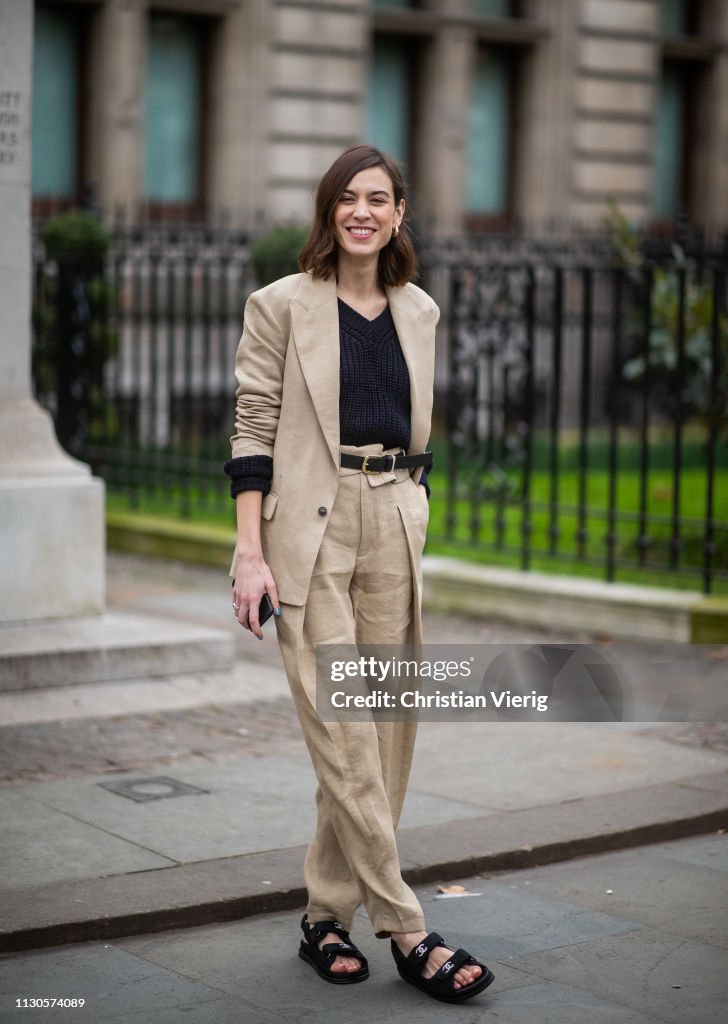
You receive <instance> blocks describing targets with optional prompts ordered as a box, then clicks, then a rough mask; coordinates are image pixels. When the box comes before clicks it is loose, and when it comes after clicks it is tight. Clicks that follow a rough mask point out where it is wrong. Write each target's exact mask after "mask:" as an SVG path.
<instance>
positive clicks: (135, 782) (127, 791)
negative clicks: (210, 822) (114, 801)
mask: <svg viewBox="0 0 728 1024" xmlns="http://www.w3.org/2000/svg"><path fill="white" fill-rule="evenodd" d="M97 785H99V786H101V788H102V789H108V790H109V791H110V792H112V793H116V794H117V796H125V797H126V798H127V800H134V801H136V803H138V804H142V803H146V802H147V800H164V799H166V798H167V797H170V796H187V795H189V794H194V793H209V790H207V789H200V788H199V787H198V786H189V785H188V784H187V783H186V782H178V781H177V780H176V779H169V778H167V777H166V776H165V775H155V776H154V777H153V778H151V779H125V780H124V781H120V782H99V783H97Z"/></svg>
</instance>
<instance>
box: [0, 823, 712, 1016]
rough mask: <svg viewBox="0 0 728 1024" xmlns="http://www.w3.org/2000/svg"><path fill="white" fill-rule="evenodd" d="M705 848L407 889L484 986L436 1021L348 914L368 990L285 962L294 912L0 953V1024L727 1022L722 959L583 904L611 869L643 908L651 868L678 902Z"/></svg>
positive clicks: (364, 924) (689, 845) (661, 847)
mask: <svg viewBox="0 0 728 1024" xmlns="http://www.w3.org/2000/svg"><path fill="white" fill-rule="evenodd" d="M720 838H721V840H722V841H726V842H728V840H723V837H720ZM716 841H717V839H716V838H715V837H695V838H692V839H686V840H682V841H680V842H673V843H669V844H658V845H655V846H651V847H644V848H641V849H639V850H635V851H628V852H619V853H611V854H604V855H600V856H597V857H588V858H584V859H582V860H579V861H574V862H572V863H571V864H569V865H549V866H546V867H542V868H536V869H532V870H529V871H525V872H524V871H518V872H508V873H502V874H499V875H496V876H494V877H490V878H482V877H469V878H464V879H462V880H461V881H462V884H463V885H464V886H465V887H466V889H467V890H468V891H469V892H470V893H471V894H474V893H476V892H479V893H481V895H480V896H475V895H471V896H469V897H466V898H461V899H445V900H443V899H439V898H437V894H436V889H435V886H434V885H427V886H418V887H417V890H416V891H417V894H418V897H419V899H420V900H421V902H422V905H423V908H424V910H425V914H426V919H427V922H428V926H429V927H431V928H435V929H436V930H437V931H439V932H441V933H442V934H443V935H445V936H446V938H447V940H448V941H449V942H451V943H453V944H456V945H460V944H463V945H465V947H466V948H468V949H469V950H470V951H471V952H472V953H473V954H475V955H476V956H478V957H479V958H481V959H483V960H484V961H485V962H486V963H487V964H488V965H489V967H490V968H491V969H492V970H493V971H494V973H495V982H494V983H493V984H492V985H491V986H490V987H489V988H488V990H487V991H486V992H485V993H483V994H481V995H480V996H478V997H476V998H474V999H473V1000H472V1001H469V1002H468V1003H465V1004H464V1005H462V1006H459V1007H452V1008H448V1007H445V1006H444V1005H443V1004H441V1003H437V1002H435V1001H433V1000H428V999H426V998H425V997H424V996H423V995H422V994H421V993H419V992H417V991H416V990H414V989H412V988H411V987H409V986H407V985H405V984H404V983H403V982H402V981H401V980H400V979H399V978H398V977H397V975H396V973H395V970H394V965H393V962H392V959H391V954H390V951H389V942H388V941H386V940H377V939H375V938H374V936H373V934H372V930H371V925H370V923H369V921H368V919H367V917H366V914H364V913H363V911H361V910H360V911H359V912H357V915H356V917H355V921H354V926H353V928H352V936H353V938H354V939H355V941H357V943H358V944H359V945H360V946H361V948H362V949H363V951H364V952H365V954H366V955H367V957H368V959H369V963H370V970H371V977H370V979H369V980H368V981H367V982H365V983H364V984H362V985H357V986H356V987H352V988H338V987H335V986H332V985H326V984H324V983H323V982H321V981H320V980H319V979H318V978H317V977H316V976H315V975H314V973H313V972H312V971H311V969H310V968H309V967H308V966H307V965H306V964H304V963H303V962H302V961H301V960H300V959H298V957H297V956H296V950H297V946H298V941H299V936H300V933H299V931H298V924H299V919H300V914H301V907H298V908H297V909H295V910H288V911H285V912H282V913H270V914H265V915H261V916H257V917H250V918H247V919H244V920H231V921H228V922H225V923H214V924H207V925H204V926H202V927H196V928H184V929H173V930H169V931H164V932H158V933H147V934H142V935H130V936H127V937H123V938H116V939H109V940H108V941H106V942H103V943H102V942H93V943H85V944H76V945H72V946H68V947H65V948H64V949H60V950H57V949H54V950H45V951H37V950H33V951H28V952H23V953H14V954H5V955H0V1020H2V1021H3V1024H4V1021H5V1020H8V1021H10V1020H14V1019H17V1014H16V1013H15V1011H13V1010H11V1009H9V1006H10V1002H11V1001H12V1000H13V999H14V998H17V996H18V995H22V994H23V993H29V992H30V991H33V992H35V993H37V994H40V995H44V994H51V993H53V994H55V995H64V996H65V995H74V994H75V995H83V996H85V997H86V998H87V1000H88V1003H87V1007H86V1009H85V1011H83V1012H82V1013H76V1012H74V1011H66V1010H64V1011H63V1014H62V1016H58V1017H53V1016H49V1014H48V1011H23V1014H24V1016H26V1017H27V1019H30V1020H35V1019H37V1020H39V1021H40V1020H43V1019H44V1020H46V1021H48V1020H51V1021H53V1020H55V1019H58V1020H63V1021H66V1020H70V1021H72V1022H75V1021H79V1022H80V1021H82V1020H83V1022H84V1024H86V1022H87V1021H89V1020H94V1021H96V1020H99V1021H103V1024H107V1021H108V1022H111V1024H121V1021H132V1022H134V1024H157V1022H158V1021H160V1020H161V1021H164V1022H165V1024H166V1022H167V1021H169V1022H170V1024H172V1021H173V1020H174V1021H175V1024H176V1022H177V1021H180V1020H184V1021H189V1022H191V1024H207V1022H208V1021H210V1022H212V1021H213V1020H219V1021H221V1022H223V1024H227V1021H228V1020H232V1019H233V1018H232V1016H231V1012H232V1008H233V1007H235V1008H237V1014H238V1016H237V1020H238V1021H241V1022H243V1024H249V1022H253V1024H258V1022H260V1024H269V1022H271V1024H272V1022H277V1024H300V1022H301V1021H304V1020H309V1019H317V1020H318V1019H335V1020H337V1021H338V1022H340V1024H360V1022H361V1021H363V1020H366V1021H373V1022H379V1021H391V1022H396V1024H442V1021H444V1020H450V1019H453V1020H454V1019H455V1018H457V1020H458V1021H463V1022H466V1024H487V1022H488V1021H498V1022H506V1024H523V1022H524V1021H537V1022H538V1024H585V1022H589V1024H666V1022H667V1024H672V1022H675V1024H678V1022H680V1024H684V1022H685V1021H690V1022H691V1024H693V1022H697V1024H718V1021H722V1020H724V1019H726V1013H727V1012H728V1006H727V1000H728V974H726V971H725V963H726V954H725V949H724V948H723V947H717V946H716V945H715V944H714V942H713V941H712V939H711V937H710V936H709V935H707V934H704V935H702V936H696V937H694V938H686V937H685V936H684V935H682V934H679V933H678V932H677V931H676V930H674V929H673V930H667V929H664V928H653V927H651V926H649V925H646V924H645V923H644V922H642V921H640V920H638V919H637V916H638V915H636V914H635V915H632V914H631V912H630V907H629V906H628V905H626V904H625V907H624V912H622V908H620V912H619V913H614V912H610V911H609V910H602V909H595V908H594V907H592V906H590V905H589V904H590V903H591V902H592V896H593V894H594V893H595V892H598V891H599V890H600V889H601V888H602V887H603V885H604V877H605V875H606V876H609V877H616V876H617V875H619V873H620V872H622V875H623V876H624V877H626V875H624V873H625V872H626V867H625V865H629V874H630V877H631V878H632V884H633V886H634V891H635V893H636V892H637V888H638V886H639V883H640V879H641V880H642V882H643V883H645V892H646V893H648V895H646V896H645V898H644V900H643V903H644V904H646V903H649V902H651V901H652V900H653V899H654V898H656V895H657V894H655V892H654V890H650V884H649V883H650V877H651V875H652V874H653V873H654V871H655V864H656V863H657V862H658V861H659V862H660V865H661V870H662V871H664V872H665V879H666V884H667V885H668V887H669V892H670V893H675V892H677V891H678V890H679V888H680V887H681V886H682V887H683V888H684V889H685V891H686V893H687V894H689V893H690V892H698V890H699V889H700V887H701V886H702V884H703V879H704V873H705V871H706V869H705V868H704V867H703V866H702V864H701V863H700V862H701V861H702V860H703V859H704V858H705V857H706V856H711V857H713V856H719V858H720V859H721V862H722V860H723V856H724V855H723V853H722V848H718V852H716V845H715V843H716ZM711 847H712V849H713V852H710V850H711ZM570 873H573V878H574V880H573V882H572V883H571V884H569V878H570ZM716 873H717V874H720V875H721V876H722V877H724V872H723V871H720V872H716ZM678 878H679V884H678V881H677V879H678ZM667 902H668V903H669V899H668V901H667ZM610 906H613V905H610ZM637 909H638V911H640V910H641V905H639V906H638V907H637ZM680 909H681V908H676V913H677V914H678V915H679V913H680ZM696 920H698V919H697V918H696ZM726 930H728V926H724V933H725V931H726ZM41 1012H43V1013H44V1014H45V1017H43V1018H41V1016H40V1013H41ZM11 1013H12V1016H11ZM34 1014H35V1015H34ZM175 1014H176V1018H175V1017H174V1015H175Z"/></svg>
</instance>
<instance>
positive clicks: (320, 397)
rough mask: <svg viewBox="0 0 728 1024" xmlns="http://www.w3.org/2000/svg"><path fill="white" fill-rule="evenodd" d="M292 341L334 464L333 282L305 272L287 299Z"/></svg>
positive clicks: (335, 317)
mask: <svg viewBox="0 0 728 1024" xmlns="http://www.w3.org/2000/svg"><path fill="white" fill-rule="evenodd" d="M290 305H291V324H292V328H293V340H294V343H295V346H296V351H297V353H298V359H299V362H300V364H301V370H302V371H303V376H304V378H305V380H306V386H307V387H308V390H309V393H310V395H311V400H312V402H313V405H314V408H315V410H316V415H317V416H318V420H319V423H320V425H321V430H322V431H323V435H324V437H325V439H326V444H327V446H328V449H329V452H330V453H331V458H332V459H333V460H334V465H335V466H337V467H338V465H339V437H340V433H339V311H338V306H337V303H336V281H335V280H334V279H333V278H331V279H330V280H328V281H314V280H313V278H312V277H311V275H310V274H305V275H304V276H303V278H302V280H301V285H300V287H299V289H298V291H297V292H296V295H295V297H294V298H293V299H291V304H290Z"/></svg>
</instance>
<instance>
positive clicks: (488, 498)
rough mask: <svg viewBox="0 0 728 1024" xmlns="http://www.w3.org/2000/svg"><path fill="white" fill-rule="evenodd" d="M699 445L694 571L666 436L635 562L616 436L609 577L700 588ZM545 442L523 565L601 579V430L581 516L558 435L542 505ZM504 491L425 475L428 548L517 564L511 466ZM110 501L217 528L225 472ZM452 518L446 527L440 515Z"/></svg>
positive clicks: (628, 482) (718, 553)
mask: <svg viewBox="0 0 728 1024" xmlns="http://www.w3.org/2000/svg"><path fill="white" fill-rule="evenodd" d="M433 447H434V449H435V467H442V466H444V465H445V453H444V451H443V448H442V446H441V445H438V444H437V443H435V444H434V446H433ZM718 456H719V457H718V460H717V465H718V468H717V470H716V473H715V477H714V502H713V518H714V520H715V522H716V523H720V524H722V529H717V530H716V532H715V536H714V542H715V545H716V550H715V554H714V559H713V567H714V569H720V570H722V571H723V572H724V573H727V574H728V454H727V453H726V446H725V445H723V446H722V447H721V449H720V451H719V453H718ZM703 457H704V452H703V448H702V446H701V443H700V441H699V439H691V438H690V437H688V438H687V439H686V442H685V445H684V448H683V459H682V467H683V468H682V469H681V477H680V493H679V502H678V511H679V515H680V518H681V520H682V522H681V525H680V533H679V538H680V541H681V544H682V547H681V550H680V561H679V565H680V567H689V568H691V569H692V570H693V573H687V572H682V573H680V572H675V571H672V570H671V568H670V559H671V548H670V540H671V538H672V525H671V523H670V517H671V515H672V512H673V502H674V489H673V474H672V468H671V467H672V449H671V446H670V443H669V441H665V440H664V439H659V438H658V439H657V440H654V439H653V441H652V443H651V447H650V453H649V465H650V471H649V474H648V486H647V489H646V495H645V512H646V516H647V522H646V526H645V533H646V535H647V536H648V537H649V545H648V546H647V547H646V548H645V550H644V566H643V567H640V565H639V564H638V553H639V545H638V543H637V541H638V537H639V533H640V529H639V515H640V506H641V495H640V475H639V465H640V452H639V448H638V446H637V445H636V444H635V443H634V441H630V440H626V441H625V440H623V441H621V443H620V448H619V471H618V474H617V481H616V503H615V508H616V510H617V516H616V517H615V523H614V534H615V556H616V558H617V560H618V561H619V562H620V563H624V564H623V565H621V566H620V567H619V568H618V569H617V571H616V575H615V578H616V579H618V580H621V581H624V582H640V583H646V584H651V585H662V586H671V587H681V588H688V589H695V590H699V589H701V588H702V579H701V575H700V567H701V564H702V545H703V541H704V530H705V526H704V523H705V511H706V483H705V471H704V469H703ZM547 459H548V448H547V446H546V444H545V443H544V442H543V439H541V442H540V443H537V444H535V445H534V450H533V461H532V465H533V467H534V468H533V472H532V474H531V483H530V506H531V513H530V536H531V549H532V554H531V556H530V559H529V563H528V564H529V567H530V568H532V569H537V570H540V571H544V572H553V573H567V574H570V575H578V576H591V577H597V578H600V579H604V578H605V563H606V544H605V534H606V533H607V531H608V519H607V510H608V504H609V474H608V471H607V447H606V444H605V442H604V439H603V438H598V437H597V438H595V439H593V440H592V441H591V443H590V446H589V452H588V465H589V470H588V473H587V475H586V487H585V500H584V513H583V521H581V522H580V516H579V511H578V505H579V496H580V474H579V471H578V449H577V447H576V445H574V444H564V445H562V448H561V449H560V452H559V477H558V495H557V502H558V509H557V514H556V515H555V518H554V519H553V521H552V517H551V513H550V510H549V501H550V497H551V481H550V476H549V473H548V471H547V468H546V467H547V465H548V461H547ZM503 479H505V480H506V481H507V486H506V490H505V491H503V490H501V491H500V494H501V497H500V498H499V497H498V492H497V491H496V490H495V489H493V488H491V491H490V492H489V491H488V489H487V488H488V476H487V474H486V475H485V477H483V476H481V477H480V478H479V480H478V481H477V485H478V486H480V488H481V494H482V499H481V502H480V505H479V507H478V505H477V504H476V502H475V500H474V499H475V495H474V494H473V493H471V492H470V491H469V490H468V488H469V486H474V485H473V484H472V483H469V480H468V476H467V473H466V472H464V471H462V470H461V471H459V473H458V495H457V500H456V501H455V502H454V506H453V507H451V508H450V509H448V507H447V502H446V492H447V478H446V475H445V473H444V472H443V471H442V470H440V469H437V468H436V470H435V472H433V473H432V474H431V477H430V483H431V487H432V497H431V501H430V527H429V534H428V541H427V549H426V550H427V552H428V553H432V554H435V553H437V554H450V555H455V556H457V557H460V558H464V559H466V560H468V561H472V562H478V563H483V564H490V565H500V566H509V567H519V566H521V565H522V557H521V546H522V538H523V532H522V531H523V526H524V521H525V520H524V511H525V507H524V504H523V502H522V501H521V484H520V476H519V474H518V472H517V471H511V472H510V473H508V474H506V476H505V477H504V478H502V480H503ZM107 504H108V508H109V509H110V510H113V511H125V512H128V511H135V512H138V513H139V514H140V515H144V516H150V515H151V516H155V517H158V518H162V519H171V520H179V518H180V517H182V518H185V519H188V520H190V521H192V522H195V523H197V524H200V525H204V524H207V525H210V526H216V527H221V526H222V527H232V526H234V505H233V502H232V501H231V500H230V499H229V498H228V497H227V486H226V480H225V478H224V477H223V475H222V473H221V478H220V482H219V485H216V484H213V485H212V486H210V487H209V488H208V489H207V490H206V491H204V490H203V491H201V490H200V488H199V486H195V487H194V488H191V489H190V490H189V491H188V492H187V494H185V493H184V492H183V490H182V489H181V488H180V487H177V486H171V487H170V486H167V487H159V489H158V490H157V491H156V493H154V494H151V495H150V494H145V495H142V494H141V492H140V493H139V496H138V501H137V502H136V503H131V502H130V497H129V495H127V494H123V493H119V492H116V491H114V489H113V487H111V486H110V487H109V491H108V495H107ZM448 512H449V514H450V515H451V517H453V518H452V520H451V523H450V526H449V528H448V524H447V519H446V517H447V514H448ZM552 527H554V528H555V529H556V530H557V531H558V537H557V540H556V544H555V551H554V553H553V554H550V553H549V551H550V542H551V535H550V529H551V528H552ZM580 527H581V528H582V529H583V530H584V534H585V539H584V542H583V555H584V556H585V560H583V561H582V560H577V556H578V554H579V551H578V548H579V545H578V541H577V531H578V530H579V529H580ZM713 590H714V592H716V593H728V576H727V578H726V579H724V580H720V579H717V580H715V581H714V584H713Z"/></svg>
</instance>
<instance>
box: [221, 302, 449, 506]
mask: <svg viewBox="0 0 728 1024" xmlns="http://www.w3.org/2000/svg"><path fill="white" fill-rule="evenodd" d="M338 302H339V352H340V360H339V434H340V442H339V443H340V444H351V445H364V444H372V443H376V442H381V444H382V446H383V447H384V448H397V447H399V448H404V449H405V450H406V449H407V448H408V446H409V443H410V381H409V371H408V370H407V363H406V362H405V359H404V355H403V354H402V348H401V346H400V344H399V338H398V337H397V331H396V329H395V326H394V320H393V319H392V314H391V312H390V309H389V306H387V308H386V309H385V310H384V311H383V312H382V313H380V314H379V316H378V317H375V319H374V320H367V318H366V317H364V316H362V315H361V313H357V311H356V310H355V309H352V308H351V306H348V305H347V304H346V303H345V302H342V300H341V299H339V300H338ZM225 472H226V473H227V474H228V476H229V477H230V479H231V487H230V493H231V495H232V497H233V498H235V497H236V496H237V495H238V494H240V493H241V492H242V491H262V492H263V493H264V494H267V493H268V491H269V490H270V487H271V479H272V476H273V459H271V458H270V457H269V456H267V455H247V456H241V457H238V458H236V459H230V460H228V462H226V463H225ZM420 482H421V483H423V484H424V485H425V490H426V491H427V497H428V498H429V497H430V487H429V484H428V483H427V474H426V471H424V470H423V472H422V476H421V478H420Z"/></svg>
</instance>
